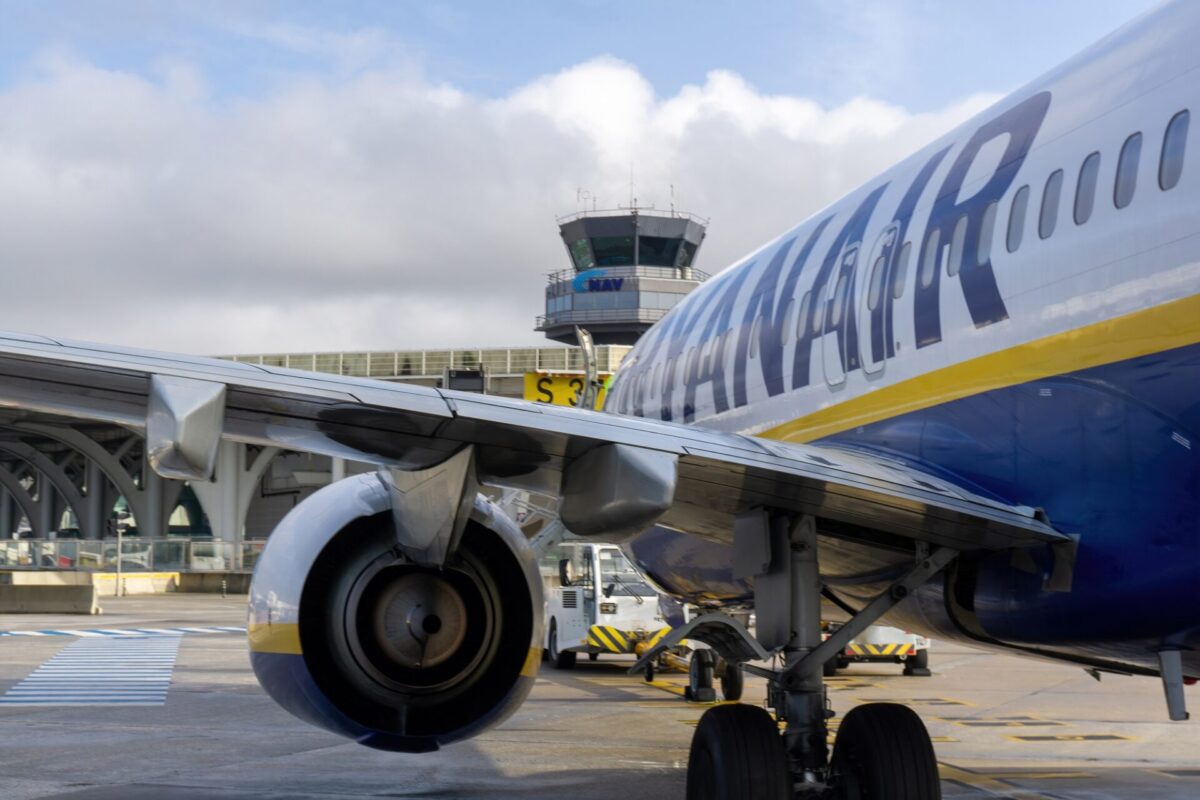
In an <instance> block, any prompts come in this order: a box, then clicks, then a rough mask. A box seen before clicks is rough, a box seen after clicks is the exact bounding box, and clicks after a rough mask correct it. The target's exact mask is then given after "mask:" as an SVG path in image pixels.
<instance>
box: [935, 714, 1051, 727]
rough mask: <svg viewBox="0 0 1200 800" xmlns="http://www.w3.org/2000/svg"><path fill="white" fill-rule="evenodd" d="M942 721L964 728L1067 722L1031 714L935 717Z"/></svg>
mask: <svg viewBox="0 0 1200 800" xmlns="http://www.w3.org/2000/svg"><path fill="white" fill-rule="evenodd" d="M934 719H937V720H939V721H940V722H952V723H954V724H955V725H961V726H962V727H964V728H1046V727H1062V726H1064V725H1066V723H1065V722H1058V721H1057V720H1052V719H1042V718H1040V717H1034V716H1029V715H1022V716H1016V717H934Z"/></svg>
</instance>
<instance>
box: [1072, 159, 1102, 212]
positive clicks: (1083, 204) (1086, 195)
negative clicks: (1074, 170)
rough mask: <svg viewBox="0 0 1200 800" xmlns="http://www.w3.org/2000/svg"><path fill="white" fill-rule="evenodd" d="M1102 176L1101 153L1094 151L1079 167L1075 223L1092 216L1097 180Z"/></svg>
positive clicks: (1076, 186) (1076, 185)
mask: <svg viewBox="0 0 1200 800" xmlns="http://www.w3.org/2000/svg"><path fill="white" fill-rule="evenodd" d="M1099 176H1100V153H1098V152H1097V153H1092V154H1091V155H1089V156H1088V157H1087V158H1085V159H1084V160H1083V166H1081V167H1080V168H1079V182H1078V183H1076V184H1075V224H1076V225H1082V224H1083V223H1085V222H1087V221H1088V220H1089V219H1091V217H1092V208H1093V207H1094V206H1095V204H1096V181H1097V179H1098V178H1099Z"/></svg>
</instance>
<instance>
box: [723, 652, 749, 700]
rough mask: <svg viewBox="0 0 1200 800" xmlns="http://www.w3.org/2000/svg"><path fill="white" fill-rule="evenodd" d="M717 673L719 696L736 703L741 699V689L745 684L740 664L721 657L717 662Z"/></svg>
mask: <svg viewBox="0 0 1200 800" xmlns="http://www.w3.org/2000/svg"><path fill="white" fill-rule="evenodd" d="M717 674H718V675H720V676H721V696H722V697H723V698H725V702H726V703H736V702H737V701H738V700H741V699H742V690H743V689H744V688H745V686H746V676H745V674H744V673H743V672H742V665H741V664H737V663H734V662H733V661H726V660H725V659H721V660H720V661H718V662H717Z"/></svg>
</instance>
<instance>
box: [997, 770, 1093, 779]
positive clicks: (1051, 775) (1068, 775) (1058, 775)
mask: <svg viewBox="0 0 1200 800" xmlns="http://www.w3.org/2000/svg"><path fill="white" fill-rule="evenodd" d="M988 777H989V778H995V779H996V780H1005V779H1007V780H1020V781H1051V780H1069V779H1072V778H1094V777H1096V776H1095V775H1093V774H1092V773H1090V772H992V773H989V774H988Z"/></svg>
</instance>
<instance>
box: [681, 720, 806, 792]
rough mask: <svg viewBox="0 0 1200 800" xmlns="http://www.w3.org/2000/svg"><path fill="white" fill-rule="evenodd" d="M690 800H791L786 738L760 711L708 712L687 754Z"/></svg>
mask: <svg viewBox="0 0 1200 800" xmlns="http://www.w3.org/2000/svg"><path fill="white" fill-rule="evenodd" d="M687 798H688V800H791V798H792V776H791V773H790V772H789V770H788V760H787V754H786V753H785V752H784V749H783V737H781V736H780V735H779V729H778V727H776V725H775V720H774V719H772V718H771V715H770V714H768V713H767V712H766V711H764V710H763V709H761V708H758V707H757V706H749V705H744V704H742V703H738V704H735V705H727V706H716V707H714V708H710V709H709V710H708V711H705V712H704V716H702V717H700V724H699V725H697V726H696V733H695V734H694V735H693V736H692V749H691V753H690V754H689V755H688V771H687Z"/></svg>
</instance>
